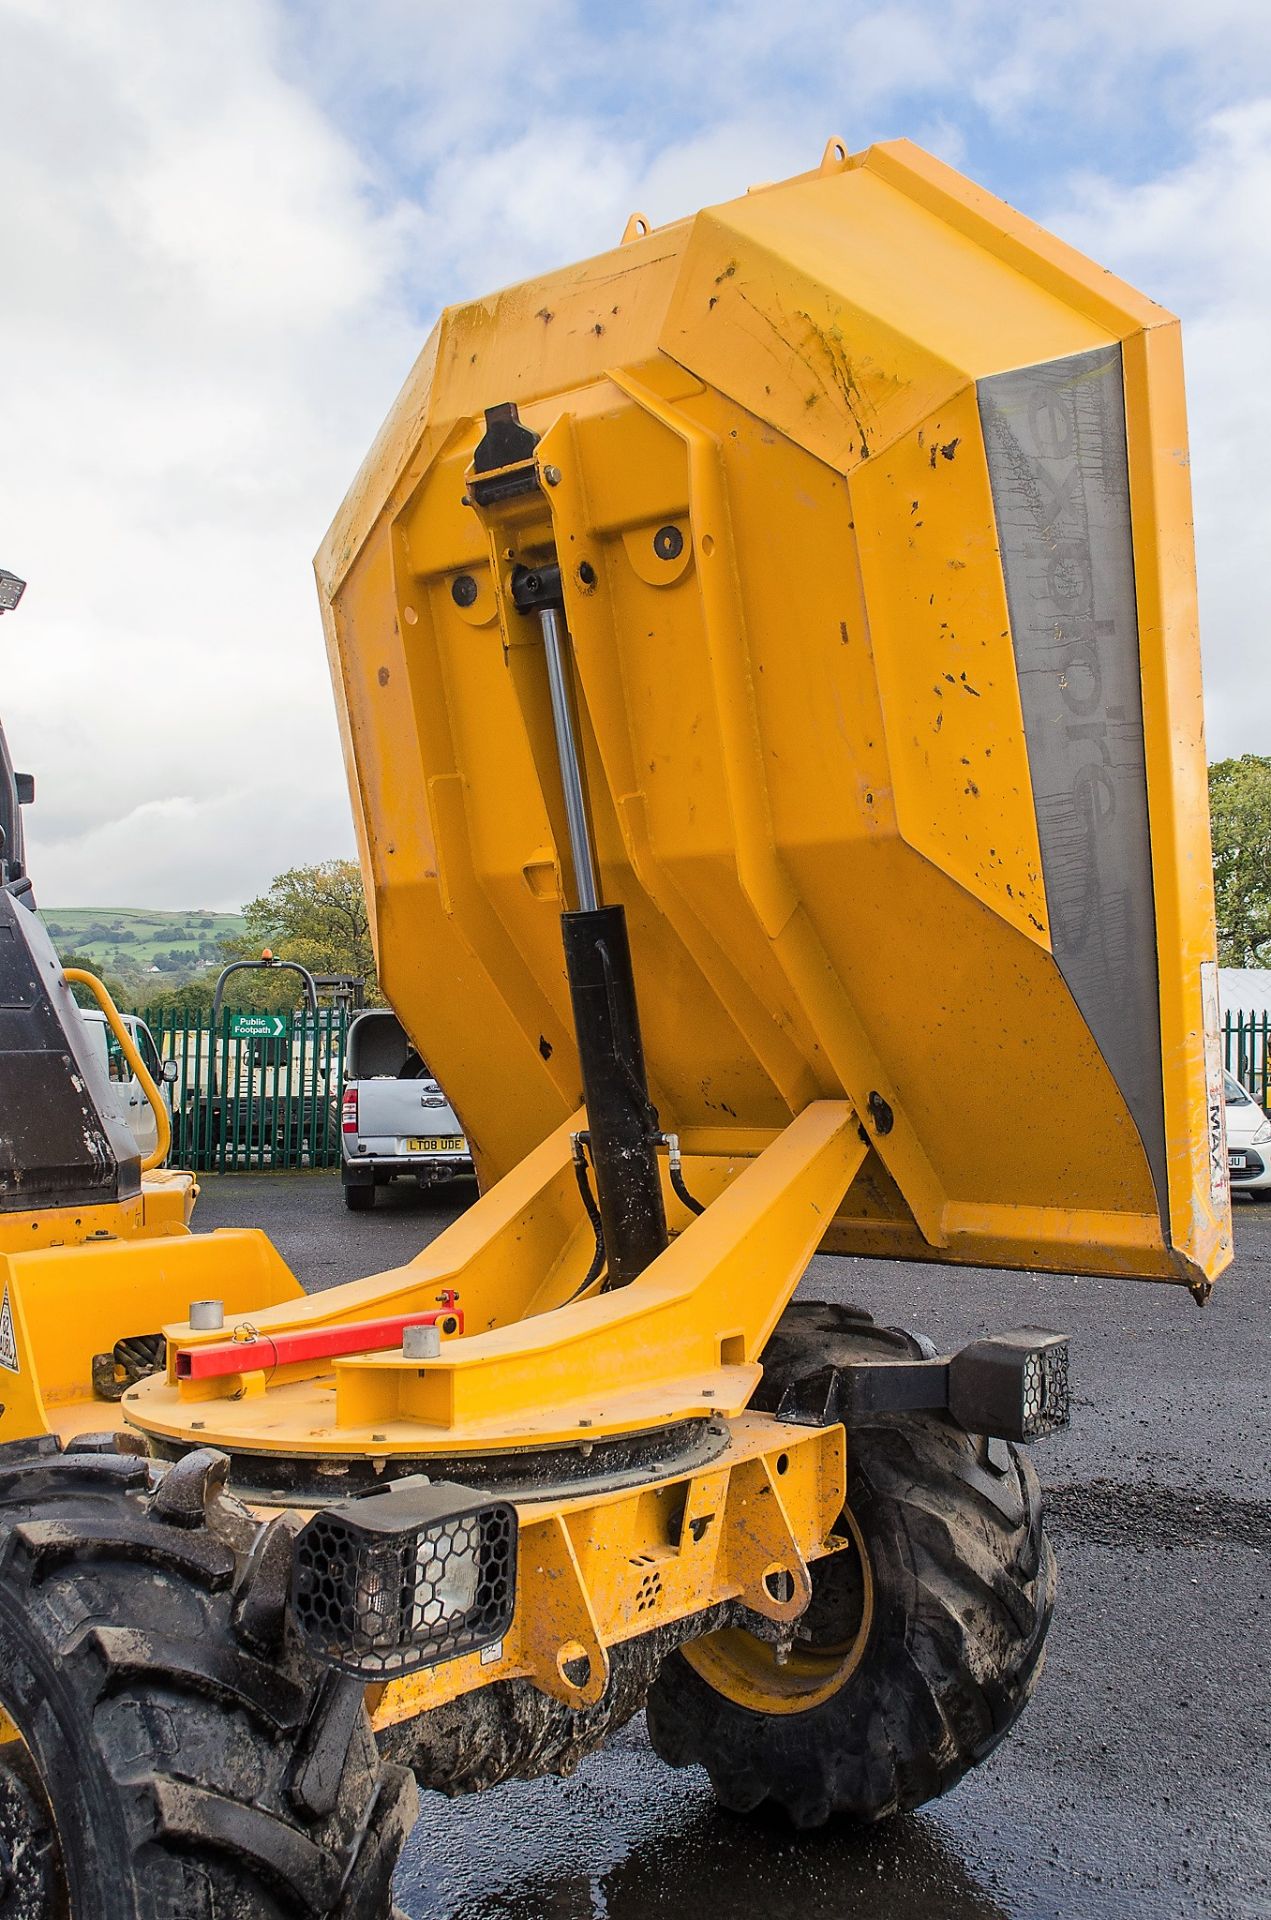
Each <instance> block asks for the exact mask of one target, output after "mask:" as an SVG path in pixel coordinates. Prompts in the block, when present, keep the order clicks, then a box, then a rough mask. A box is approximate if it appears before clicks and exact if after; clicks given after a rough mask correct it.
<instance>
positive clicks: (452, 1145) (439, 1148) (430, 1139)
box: [406, 1133, 468, 1153]
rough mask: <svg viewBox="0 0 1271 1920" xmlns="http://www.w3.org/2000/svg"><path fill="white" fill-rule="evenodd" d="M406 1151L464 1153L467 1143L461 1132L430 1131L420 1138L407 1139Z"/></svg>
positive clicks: (466, 1149)
mask: <svg viewBox="0 0 1271 1920" xmlns="http://www.w3.org/2000/svg"><path fill="white" fill-rule="evenodd" d="M406 1151H407V1153H466V1152H467V1151H468V1143H467V1141H466V1140H465V1139H464V1137H463V1135H462V1134H461V1133H430V1134H426V1135H425V1136H424V1137H423V1139H421V1140H408V1141H407V1142H406Z"/></svg>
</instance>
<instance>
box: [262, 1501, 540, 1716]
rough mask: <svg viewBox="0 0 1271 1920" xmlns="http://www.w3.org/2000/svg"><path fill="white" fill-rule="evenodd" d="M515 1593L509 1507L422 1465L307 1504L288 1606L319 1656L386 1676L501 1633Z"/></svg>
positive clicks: (366, 1674) (372, 1676) (362, 1674)
mask: <svg viewBox="0 0 1271 1920" xmlns="http://www.w3.org/2000/svg"><path fill="white" fill-rule="evenodd" d="M515 1599H516V1508H515V1507H513V1506H511V1505H510V1504H509V1503H508V1502H507V1501H506V1500H493V1499H489V1498H487V1497H485V1496H483V1495H481V1494H476V1493H473V1491H472V1489H471V1487H459V1486H452V1485H450V1484H449V1483H448V1482H446V1481H444V1480H433V1481H429V1480H426V1479H424V1478H423V1477H422V1475H414V1476H412V1477H411V1478H409V1479H406V1480H395V1481H392V1482H390V1483H389V1485H388V1486H387V1487H377V1488H376V1490H375V1492H374V1493H369V1494H363V1495H362V1496H361V1497H360V1498H358V1499H353V1500H343V1501H341V1502H340V1504H339V1505H338V1506H335V1507H326V1508H324V1509H323V1511H322V1512H321V1513H317V1514H315V1515H314V1517H313V1519H312V1520H310V1521H309V1523H308V1525H307V1526H305V1527H304V1528H302V1529H301V1532H300V1533H299V1535H298V1536H297V1539H296V1563H295V1574H294V1577H293V1581H292V1607H293V1610H294V1612H295V1616H296V1620H297V1623H298V1624H299V1626H300V1630H301V1632H302V1633H303V1634H304V1636H305V1638H306V1640H307V1641H308V1642H309V1644H310V1646H311V1647H312V1648H313V1649H314V1651H315V1652H316V1653H317V1654H319V1655H320V1656H321V1658H322V1659H324V1660H326V1661H327V1662H328V1663H329V1664H330V1665H331V1666H334V1667H339V1668H340V1669H341V1671H342V1672H344V1673H354V1674H357V1675H358V1677H359V1678H360V1679H364V1680H376V1679H388V1678H390V1677H392V1676H394V1675H396V1674H402V1673H414V1672H416V1671H417V1670H418V1669H419V1668H421V1667H430V1666H435V1665H436V1664H437V1663H438V1662H439V1661H442V1660H454V1659H456V1658H457V1657H458V1656H459V1655H460V1654H463V1653H475V1652H476V1651H477V1649H478V1648H480V1647H488V1646H491V1645H492V1644H493V1643H494V1642H495V1641H496V1640H501V1639H502V1638H503V1636H504V1634H505V1633H506V1632H507V1629H508V1628H509V1626H510V1625H511V1624H512V1611H513V1606H514V1604H515Z"/></svg>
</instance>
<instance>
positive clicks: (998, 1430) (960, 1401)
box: [949, 1328, 1070, 1440]
mask: <svg viewBox="0 0 1271 1920" xmlns="http://www.w3.org/2000/svg"><path fill="white" fill-rule="evenodd" d="M949 1412H950V1413H951V1414H952V1415H953V1417H954V1419H955V1420H956V1421H957V1422H958V1423H959V1425H960V1426H963V1427H965V1428H966V1430H967V1432H968V1433H990V1434H997V1435H999V1436H1000V1437H1001V1438H1002V1439H1003V1440H1039V1439H1041V1438H1042V1436H1043V1435H1044V1434H1047V1433H1056V1432H1057V1431H1058V1430H1059V1429H1060V1428H1061V1427H1066V1426H1067V1425H1068V1422H1069V1418H1070V1400H1069V1387H1068V1340H1067V1336H1066V1335H1064V1334H1061V1333H1045V1332H1042V1331H1040V1330H1037V1331H1034V1330H1033V1329H1032V1328H1027V1329H1025V1330H1024V1331H1023V1332H1020V1333H995V1334H993V1335H991V1336H990V1337H989V1338H988V1339H987V1340H973V1341H972V1342H971V1344H970V1346H967V1347H963V1348H962V1350H961V1352H960V1353H955V1354H954V1355H953V1358H952V1359H951V1360H950V1362H949Z"/></svg>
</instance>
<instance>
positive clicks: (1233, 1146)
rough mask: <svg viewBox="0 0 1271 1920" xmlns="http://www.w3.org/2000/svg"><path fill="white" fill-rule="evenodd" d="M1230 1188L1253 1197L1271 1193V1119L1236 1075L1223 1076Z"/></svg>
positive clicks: (1259, 1198) (1234, 1191) (1258, 1198)
mask: <svg viewBox="0 0 1271 1920" xmlns="http://www.w3.org/2000/svg"><path fill="white" fill-rule="evenodd" d="M1223 1087H1224V1095H1225V1101H1226V1108H1227V1166H1228V1169H1229V1170H1230V1174H1231V1191H1232V1192H1233V1193H1247V1194H1248V1195H1249V1198H1250V1199H1251V1200H1265V1199H1266V1198H1267V1196H1268V1195H1269V1194H1271V1120H1268V1119H1267V1116H1266V1114H1265V1113H1264V1112H1263V1111H1262V1108H1261V1107H1260V1106H1259V1105H1258V1103H1257V1101H1256V1100H1255V1099H1254V1098H1253V1096H1252V1095H1251V1094H1249V1093H1246V1092H1245V1089H1244V1088H1243V1087H1242V1086H1241V1084H1240V1082H1239V1081H1238V1080H1237V1079H1236V1078H1235V1076H1234V1075H1233V1074H1230V1073H1226V1074H1224V1075H1223Z"/></svg>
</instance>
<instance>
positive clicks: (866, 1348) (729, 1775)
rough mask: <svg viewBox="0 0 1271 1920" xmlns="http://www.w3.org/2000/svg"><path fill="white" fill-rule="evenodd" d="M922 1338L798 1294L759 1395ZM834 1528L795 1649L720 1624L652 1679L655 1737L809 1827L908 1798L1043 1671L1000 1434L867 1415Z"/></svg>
mask: <svg viewBox="0 0 1271 1920" xmlns="http://www.w3.org/2000/svg"><path fill="white" fill-rule="evenodd" d="M921 1351H922V1348H921V1347H920V1344H919V1343H918V1342H917V1341H916V1340H914V1339H913V1338H912V1337H911V1336H909V1335H907V1334H903V1333H900V1332H898V1331H895V1330H892V1329H890V1328H883V1327H876V1326H874V1325H873V1323H872V1322H871V1321H870V1319H869V1317H868V1315H865V1314H861V1313H859V1312H857V1311H856V1310H855V1309H851V1308H844V1307H835V1306H827V1305H824V1304H821V1303H818V1302H798V1303H796V1304H795V1305H794V1306H792V1307H791V1308H790V1309H788V1311H787V1312H786V1314H785V1315H784V1316H783V1318H782V1320H781V1322H780V1324H779V1326H778V1328H777V1331H776V1333H775V1334H774V1335H773V1338H772V1340H771V1342H770V1343H769V1347H768V1349H767V1351H766V1352H765V1354H764V1379H763V1382H762V1384H761V1387H760V1391H759V1394H758V1395H757V1396H756V1405H758V1406H761V1407H762V1408H763V1409H764V1410H766V1411H770V1412H772V1411H775V1410H776V1406H777V1403H778V1402H779V1400H780V1398H781V1394H782V1391H783V1390H784V1388H785V1387H786V1386H788V1385H789V1384H790V1383H791V1382H792V1381H794V1380H797V1379H799V1378H801V1377H803V1376H806V1375H809V1374H813V1373H815V1372H817V1371H818V1370H819V1369H820V1368H823V1367H824V1366H826V1365H827V1364H828V1363H832V1362H837V1363H839V1364H842V1363H844V1362H846V1361H849V1360H851V1359H853V1358H856V1359H863V1358H869V1359H877V1358H880V1357H893V1358H902V1357H906V1356H909V1355H913V1356H917V1355H918V1354H919V1353H920V1352H921ZM839 1532H840V1534H842V1535H844V1536H845V1537H846V1538H847V1540H848V1542H849V1544H848V1546H847V1547H846V1548H844V1549H843V1550H841V1551H840V1552H839V1553H837V1554H834V1555H831V1556H829V1557H828V1558H826V1559H823V1560H819V1561H817V1562H815V1563H814V1565H813V1567H812V1599H811V1602H810V1604H809V1606H808V1608H807V1611H806V1613H805V1614H804V1616H803V1618H802V1620H801V1621H800V1622H799V1624H798V1627H797V1629H796V1637H795V1639H794V1642H793V1644H792V1645H791V1646H790V1647H789V1648H788V1649H787V1648H784V1647H781V1646H780V1645H778V1644H775V1643H774V1641H773V1640H771V1639H768V1638H765V1637H763V1636H762V1633H761V1632H752V1631H748V1630H747V1628H745V1627H742V1626H738V1627H731V1628H728V1629H726V1630H725V1631H724V1632H722V1633H718V1634H713V1635H711V1636H709V1637H708V1638H706V1639H702V1640H698V1641H694V1642H691V1643H690V1644H688V1645H686V1646H684V1647H682V1648H679V1649H677V1651H676V1652H674V1653H673V1654H671V1656H670V1657H669V1659H668V1660H667V1661H666V1662H665V1664H664V1665H663V1667H662V1670H661V1673H660V1674H659V1676H658V1679H657V1681H656V1682H655V1684H654V1687H653V1689H652V1692H651V1693H650V1696H649V1703H648V1721H649V1732H650V1736H651V1738H652V1741H653V1745H654V1748H655V1749H656V1751H657V1752H658V1753H659V1754H660V1755H661V1756H662V1758H663V1759H664V1760H666V1761H668V1762H669V1763H670V1764H671V1765H672V1766H677V1767H682V1766H689V1765H693V1764H698V1765H701V1766H703V1767H705V1768H706V1770H707V1771H708V1773H709V1774H710V1778H711V1784H712V1786H713V1787H714V1790H715V1795H716V1798H717V1799H718V1800H719V1801H720V1802H721V1803H722V1804H723V1805H724V1806H726V1807H729V1808H731V1809H733V1810H734V1811H737V1812H742V1813H744V1812H749V1811H750V1810H751V1809H752V1808H754V1807H757V1806H759V1805H760V1804H761V1802H763V1801H765V1800H768V1801H772V1802H774V1803H775V1804H776V1805H777V1806H779V1807H781V1808H783V1809H784V1811H785V1812H786V1813H787V1814H788V1815H789V1816H790V1818H791V1819H792V1820H793V1821H794V1823H795V1824H796V1825H797V1826H800V1827H812V1826H818V1825H820V1824H821V1823H822V1822H823V1821H825V1820H827V1819H828V1818H829V1817H830V1816H831V1815H832V1814H842V1815H846V1816H848V1817H850V1818H852V1819H854V1820H857V1821H860V1822H862V1823H868V1822H872V1821H876V1820H880V1819H882V1818H884V1817H885V1816H886V1815H888V1814H891V1813H894V1812H898V1811H901V1810H903V1809H905V1808H909V1807H915V1806H918V1805H920V1804H921V1803H922V1802H923V1801H926V1800H931V1799H934V1798H935V1796H936V1795H937V1794H941V1793H945V1792H947V1791H948V1789H949V1788H950V1787H952V1786H953V1785H954V1784H955V1783H956V1782H957V1781H958V1780H959V1779H960V1778H961V1777H962V1775H963V1774H964V1773H965V1772H966V1771H967V1770H968V1769H969V1768H971V1767H973V1766H975V1765H977V1764H978V1762H979V1761H981V1760H983V1759H984V1758H985V1757H986V1755H987V1754H989V1753H990V1752H991V1751H992V1749H993V1748H994V1747H995V1746H996V1745H997V1743H998V1742H999V1741H1000V1740H1001V1739H1002V1738H1003V1736H1004V1735H1005V1734H1006V1733H1007V1731H1008V1730H1009V1729H1010V1727H1011V1726H1012V1725H1013V1723H1014V1721H1015V1720H1016V1718H1017V1717H1018V1715H1019V1713H1020V1712H1021V1710H1022V1709H1023V1707H1024V1705H1025V1702H1026V1701H1027V1700H1028V1698H1029V1695H1030V1694H1031V1693H1032V1691H1033V1688H1034V1687H1035V1685H1036V1684H1037V1679H1038V1676H1039V1674H1040V1672H1041V1667H1042V1657H1043V1651H1042V1650H1043V1643H1044V1640H1045V1635H1046V1629H1047V1627H1048V1625H1049V1623H1050V1615H1051V1610H1052V1607H1053V1604H1054V1594H1055V1561H1054V1555H1053V1554H1052V1552H1051V1549H1050V1545H1049V1543H1048V1541H1047V1540H1046V1536H1045V1534H1044V1533H1043V1531H1042V1526H1041V1494H1040V1489H1039V1487H1038V1483H1037V1476H1036V1474H1035V1473H1034V1472H1033V1469H1032V1466H1031V1464H1030V1463H1029V1462H1028V1460H1027V1459H1026V1458H1025V1457H1024V1456H1023V1455H1022V1454H1020V1453H1018V1452H1017V1451H1016V1450H1015V1449H1014V1448H1013V1447H1008V1446H1007V1445H1006V1444H1005V1443H1004V1442H1000V1441H993V1442H986V1441H984V1440H981V1439H976V1438H974V1437H972V1436H970V1435H968V1434H966V1433H964V1432H963V1430H962V1429H961V1428H960V1427H958V1426H956V1425H955V1424H954V1422H953V1421H952V1420H950V1419H949V1418H948V1417H947V1416H946V1415H942V1414H904V1415H889V1414H881V1415H871V1416H870V1417H869V1418H868V1419H865V1420H863V1421H862V1422H861V1423H860V1424H859V1425H856V1424H854V1425H853V1426H852V1427H851V1429H850V1430H849V1433H848V1506H847V1510H846V1511H845V1513H844V1514H843V1518H842V1522H841V1524H840V1527H839ZM755 1624H756V1626H757V1627H762V1625H763V1624H764V1623H761V1622H756V1623H755ZM783 1656H784V1657H783Z"/></svg>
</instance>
